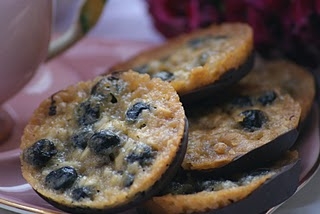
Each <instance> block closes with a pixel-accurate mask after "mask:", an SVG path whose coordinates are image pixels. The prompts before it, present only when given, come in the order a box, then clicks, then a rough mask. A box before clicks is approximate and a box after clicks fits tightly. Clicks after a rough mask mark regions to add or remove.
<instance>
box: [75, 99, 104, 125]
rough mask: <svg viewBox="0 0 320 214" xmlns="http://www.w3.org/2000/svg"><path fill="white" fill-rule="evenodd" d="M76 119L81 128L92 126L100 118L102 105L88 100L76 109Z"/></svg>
mask: <svg viewBox="0 0 320 214" xmlns="http://www.w3.org/2000/svg"><path fill="white" fill-rule="evenodd" d="M76 118H77V120H78V124H79V125H80V126H84V125H91V124H93V123H95V122H97V121H98V120H99V118H100V105H99V103H98V102H91V101H90V100H86V101H85V102H83V103H80V105H79V106H78V107H77V109H76Z"/></svg>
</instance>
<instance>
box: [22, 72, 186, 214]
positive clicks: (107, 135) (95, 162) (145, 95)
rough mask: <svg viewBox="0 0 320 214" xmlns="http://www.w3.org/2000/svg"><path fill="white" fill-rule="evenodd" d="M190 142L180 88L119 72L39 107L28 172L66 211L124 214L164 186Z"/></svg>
mask: <svg viewBox="0 0 320 214" xmlns="http://www.w3.org/2000/svg"><path fill="white" fill-rule="evenodd" d="M53 104H54V111H53V110H52V109H53ZM186 143H187V120H186V118H185V112H184V109H183V107H182V104H181V102H180V100H179V96H178V94H177V93H176V91H175V90H174V88H173V87H172V86H171V85H170V84H169V83H168V82H164V81H162V80H160V79H150V77H149V76H148V75H146V74H144V75H143V74H139V73H137V72H133V71H127V72H117V73H112V74H109V75H106V76H103V77H97V78H96V79H94V80H89V81H87V82H79V83H78V84H76V85H73V86H70V87H68V88H66V89H64V90H61V91H59V92H57V93H55V94H54V95H52V96H51V97H50V98H48V99H46V100H44V101H43V102H42V103H41V104H40V106H39V107H38V108H37V109H36V110H35V112H34V114H33V115H32V117H31V119H30V121H29V123H28V124H27V126H26V127H25V130H24V134H23V136H22V142H21V150H22V154H21V164H22V173H23V176H24V178H25V179H26V180H27V181H28V182H29V183H30V185H31V186H32V187H33V188H34V190H35V191H36V192H37V193H38V194H39V195H40V196H41V197H43V198H44V199H46V200H47V201H48V202H49V203H51V204H53V205H54V206H56V207H58V208H60V209H62V210H64V211H67V212H72V213H99V212H101V213H114V212H120V211H123V210H126V209H128V208H130V207H132V206H134V205H136V204H138V203H140V202H142V201H144V200H147V199H148V198H149V197H151V196H152V195H154V194H156V193H157V192H158V191H160V189H161V187H162V186H163V185H166V183H167V182H168V181H169V180H170V179H171V178H172V177H173V176H174V175H175V172H176V170H177V169H178V168H179V167H178V166H180V165H181V162H182V160H183V157H184V154H185V150H186Z"/></svg>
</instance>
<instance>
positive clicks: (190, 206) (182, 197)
mask: <svg viewBox="0 0 320 214" xmlns="http://www.w3.org/2000/svg"><path fill="white" fill-rule="evenodd" d="M300 171H301V166H300V161H299V158H298V153H297V152H295V151H293V152H287V153H286V154H285V155H284V156H283V157H282V158H281V159H280V160H278V161H277V162H273V163H271V164H268V165H264V166H263V167H262V168H257V169H255V170H253V171H250V172H246V173H241V174H234V175H232V176H229V177H223V176H221V177H212V176H210V173H208V174H207V176H202V177H192V176H190V174H188V172H185V171H183V172H181V173H180V174H179V176H176V177H175V179H174V180H172V182H171V183H170V185H168V186H167V188H166V189H165V190H164V191H163V192H162V193H161V194H160V195H158V196H155V197H153V198H152V199H150V200H148V201H147V202H146V203H145V206H144V209H148V211H150V213H153V214H166V213H168V214H169V213H170V214H178V213H181V214H182V213H215V214H219V213H221V214H222V213H224V214H226V213H264V212H265V211H267V210H268V209H270V208H272V207H273V206H275V205H277V204H279V203H281V202H283V201H285V200H286V199H287V198H289V197H290V196H291V195H293V193H294V192H295V191H296V189H297V187H298V185H299V173H300Z"/></svg>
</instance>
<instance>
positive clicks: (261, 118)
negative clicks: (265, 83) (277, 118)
mask: <svg viewBox="0 0 320 214" xmlns="http://www.w3.org/2000/svg"><path fill="white" fill-rule="evenodd" d="M241 115H243V116H244V118H243V120H242V121H241V122H240V125H241V126H242V127H243V128H244V129H245V130H247V131H250V132H253V131H255V130H257V129H260V128H261V127H262V126H263V124H265V123H266V121H267V116H266V115H265V114H264V113H263V112H262V111H260V110H257V109H254V110H246V111H243V112H242V113H241Z"/></svg>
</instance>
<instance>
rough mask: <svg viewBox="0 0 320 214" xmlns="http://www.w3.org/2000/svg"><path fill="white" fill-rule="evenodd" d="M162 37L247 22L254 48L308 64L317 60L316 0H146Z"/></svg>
mask: <svg viewBox="0 0 320 214" xmlns="http://www.w3.org/2000/svg"><path fill="white" fill-rule="evenodd" d="M147 2H148V5H149V11H150V14H151V16H152V17H153V20H154V24H155V27H156V29H158V30H159V32H161V33H162V34H163V35H164V36H166V37H173V36H176V35H179V34H181V33H184V32H190V31H192V30H194V29H197V28H202V27H205V26H208V25H209V24H212V23H220V22H223V21H241V22H247V23H248V24H250V25H251V26H252V28H253V30H254V33H255V47H256V49H257V50H258V51H259V52H260V53H261V54H263V55H265V56H273V55H282V56H286V57H290V58H292V59H294V60H296V61H297V62H298V63H302V64H305V65H308V66H311V67H315V66H319V63H320V0H281V1H279V0H147Z"/></svg>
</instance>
